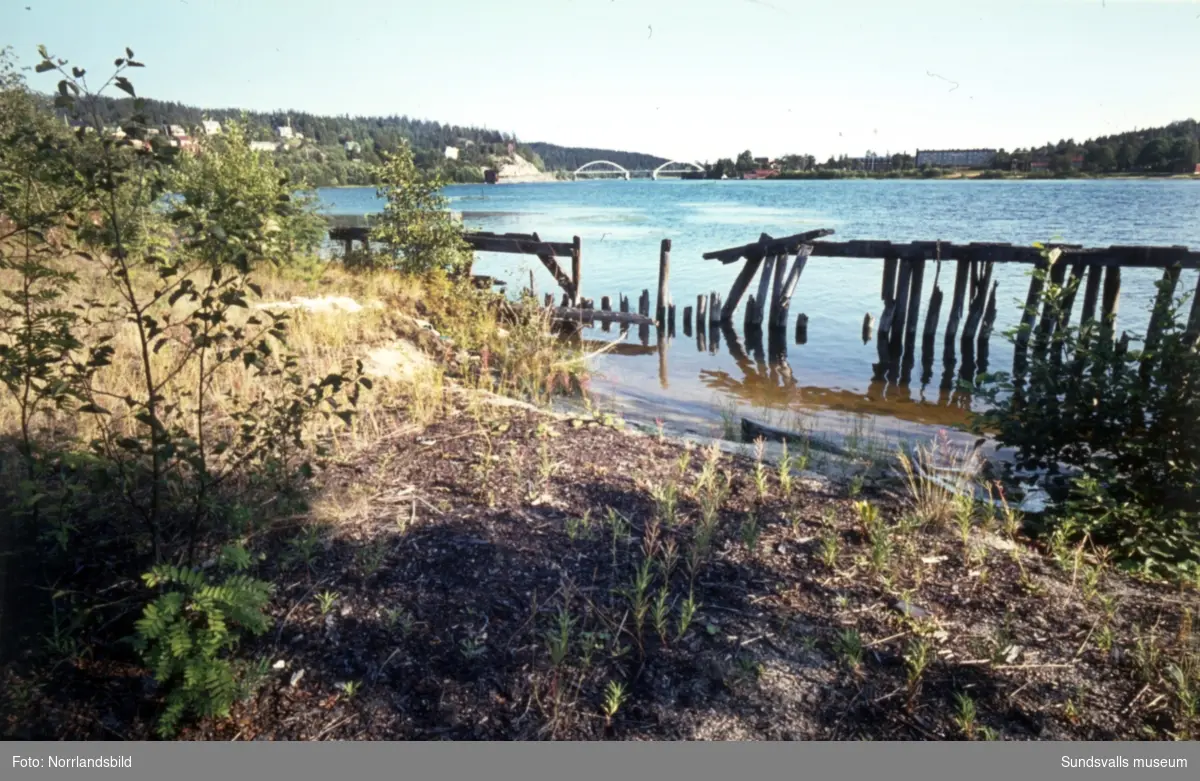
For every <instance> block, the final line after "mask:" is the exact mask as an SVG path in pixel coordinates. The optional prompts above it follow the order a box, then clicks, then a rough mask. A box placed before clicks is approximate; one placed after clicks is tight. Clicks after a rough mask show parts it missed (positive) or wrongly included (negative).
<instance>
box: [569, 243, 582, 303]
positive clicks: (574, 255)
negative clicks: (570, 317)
mask: <svg viewBox="0 0 1200 781" xmlns="http://www.w3.org/2000/svg"><path fill="white" fill-rule="evenodd" d="M582 256H583V242H581V241H580V240H579V237H578V236H575V237H573V238H572V239H571V288H572V290H571V300H572V301H574V302H576V303H578V302H579V293H580V291H581V290H582V289H583V288H582V287H581V285H580V275H581V274H582V273H583V260H582Z"/></svg>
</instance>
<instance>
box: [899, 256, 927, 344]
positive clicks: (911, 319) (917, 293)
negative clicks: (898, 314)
mask: <svg viewBox="0 0 1200 781" xmlns="http://www.w3.org/2000/svg"><path fill="white" fill-rule="evenodd" d="M910 262H911V264H912V279H911V280H910V281H909V294H908V295H909V298H908V311H907V312H906V313H905V318H906V319H905V321H904V338H905V341H906V342H912V341H913V339H914V338H916V335H917V323H918V321H919V320H920V319H921V286H922V285H923V284H924V281H925V259H924V258H917V259H915V260H913V261H910Z"/></svg>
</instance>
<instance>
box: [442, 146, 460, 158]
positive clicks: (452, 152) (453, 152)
mask: <svg viewBox="0 0 1200 781" xmlns="http://www.w3.org/2000/svg"><path fill="white" fill-rule="evenodd" d="M445 154H446V159H447V160H457V159H458V147H456V146H448V147H446V153H445Z"/></svg>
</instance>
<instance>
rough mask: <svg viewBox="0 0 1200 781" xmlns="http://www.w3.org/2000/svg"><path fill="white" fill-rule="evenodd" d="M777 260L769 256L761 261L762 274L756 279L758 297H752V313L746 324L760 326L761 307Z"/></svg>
mask: <svg viewBox="0 0 1200 781" xmlns="http://www.w3.org/2000/svg"><path fill="white" fill-rule="evenodd" d="M777 260H778V258H776V257H775V256H774V255H769V256H768V257H767V259H766V260H764V261H763V267H762V274H760V275H759V277H758V295H757V296H755V297H754V311H753V312H752V313H750V314H749V316H748V317H747V318H746V322H747V323H753V324H754V325H761V324H762V321H763V307H764V306H765V305H766V301H767V295H768V294H769V293H770V290H771V278H772V277H773V276H774V272H775V263H776V261H777ZM747 306H749V304H747Z"/></svg>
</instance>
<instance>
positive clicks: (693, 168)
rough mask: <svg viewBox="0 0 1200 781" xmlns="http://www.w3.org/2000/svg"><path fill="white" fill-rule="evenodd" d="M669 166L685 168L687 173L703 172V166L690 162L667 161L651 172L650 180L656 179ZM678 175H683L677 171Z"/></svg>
mask: <svg viewBox="0 0 1200 781" xmlns="http://www.w3.org/2000/svg"><path fill="white" fill-rule="evenodd" d="M671 165H680V166H685V167H686V168H687V169H688V170H689V171H696V172H698V173H703V172H704V166H702V165H700V164H699V163H696V162H693V161H691V160H668V161H667V162H665V163H663V164H662V165H660V166H659V167H658V168H655V169H654V171H653V172H651V174H650V178H651V179H657V178H658V175H659V174H661V173H662V172H663V169H665V168H666V167H667V166H671ZM672 173H676V172H672ZM678 173H683V172H682V171H679V172H678Z"/></svg>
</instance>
